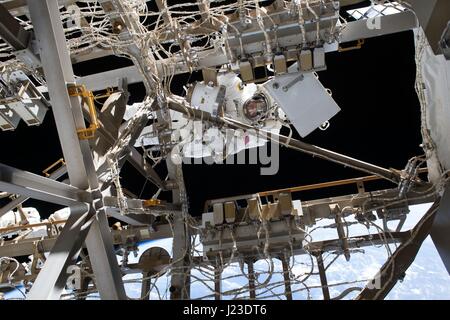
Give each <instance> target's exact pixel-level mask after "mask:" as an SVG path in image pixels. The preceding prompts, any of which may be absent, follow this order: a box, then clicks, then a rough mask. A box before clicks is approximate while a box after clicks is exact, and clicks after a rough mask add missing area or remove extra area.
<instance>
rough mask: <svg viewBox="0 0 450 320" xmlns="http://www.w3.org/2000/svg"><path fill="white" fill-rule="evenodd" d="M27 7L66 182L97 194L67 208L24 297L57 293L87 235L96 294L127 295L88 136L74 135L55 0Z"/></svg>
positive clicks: (75, 115) (75, 113) (78, 118)
mask: <svg viewBox="0 0 450 320" xmlns="http://www.w3.org/2000/svg"><path fill="white" fill-rule="evenodd" d="M28 7H29V10H30V15H31V20H32V22H33V27H34V30H35V34H36V38H37V44H38V49H39V51H40V57H41V62H42V66H43V69H44V73H45V78H46V82H47V85H48V91H49V95H50V99H51V103H52V105H53V114H54V116H55V122H56V126H57V130H58V135H59V138H60V142H61V147H62V150H63V154H64V159H65V160H66V165H67V171H68V174H69V180H70V183H71V184H72V185H73V186H76V187H78V188H80V189H85V190H87V189H88V188H90V190H92V191H93V192H94V194H95V197H96V199H95V201H94V203H93V205H92V206H91V207H90V210H89V211H88V212H83V211H82V210H81V211H78V212H76V214H75V213H74V212H73V211H74V210H73V209H74V208H71V215H70V217H69V221H68V222H67V223H66V225H65V226H64V229H63V231H62V233H61V235H60V236H59V238H58V241H57V242H56V244H55V246H54V248H53V249H52V252H51V253H50V255H49V257H48V259H47V261H46V263H45V264H44V267H43V269H42V270H41V272H40V273H39V276H38V278H37V279H36V281H35V283H34V285H33V287H32V289H31V291H30V294H29V299H42V298H50V299H55V298H58V297H59V296H60V295H61V293H62V289H63V282H64V279H66V278H67V274H66V271H65V268H66V266H67V265H68V264H69V263H71V262H72V261H73V258H74V256H77V254H78V252H79V250H80V248H81V245H82V243H83V241H84V240H85V238H86V237H87V239H86V245H87V247H88V251H89V255H90V257H91V262H92V265H93V271H94V275H95V280H96V285H97V288H98V289H99V292H100V296H101V297H102V298H103V299H124V298H126V295H125V290H124V288H123V283H122V278H121V273H120V269H119V267H118V264H117V260H114V259H113V258H115V254H114V250H113V247H112V242H111V238H110V237H111V235H110V234H109V230H108V232H106V231H105V230H106V228H107V224H106V213H105V211H104V210H103V204H102V201H101V194H100V193H99V192H98V187H99V185H98V180H97V175H96V172H95V166H94V161H93V159H92V154H91V150H90V146H89V142H88V141H86V140H79V139H78V135H77V130H78V129H84V128H85V123H84V119H83V114H82V109H81V105H80V100H79V97H74V96H69V94H68V91H67V84H68V83H74V82H75V79H74V75H73V70H72V65H71V60H70V57H69V52H68V50H67V47H66V45H65V44H66V39H65V35H64V30H63V26H62V22H61V19H60V12H59V8H58V3H57V2H56V1H54V0H41V1H35V0H29V1H28ZM94 206H95V208H94ZM97 208H100V209H99V210H98V209H97ZM96 210H98V211H97V212H96ZM87 220H90V224H91V228H89V224H86V221H87ZM83 226H84V228H85V229H83ZM88 233H89V235H88ZM99 242H101V243H99ZM111 280H112V281H111Z"/></svg>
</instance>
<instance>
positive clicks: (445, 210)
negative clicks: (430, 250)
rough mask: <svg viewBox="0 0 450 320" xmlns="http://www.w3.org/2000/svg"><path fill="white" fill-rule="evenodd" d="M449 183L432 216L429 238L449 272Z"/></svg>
mask: <svg viewBox="0 0 450 320" xmlns="http://www.w3.org/2000/svg"><path fill="white" fill-rule="evenodd" d="M449 234H450V184H449V185H447V188H446V190H445V192H444V194H443V196H442V200H441V204H440V205H439V210H438V212H437V213H436V217H435V218H434V223H433V226H432V228H431V239H432V240H433V242H434V245H435V246H436V249H437V251H438V253H439V255H440V256H441V259H442V262H443V263H444V265H445V268H446V269H447V272H448V273H450V243H449Z"/></svg>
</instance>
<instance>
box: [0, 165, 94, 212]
mask: <svg viewBox="0 0 450 320" xmlns="http://www.w3.org/2000/svg"><path fill="white" fill-rule="evenodd" d="M0 190H2V191H7V192H9V193H14V194H20V195H23V196H25V197H30V198H33V199H37V200H42V201H47V202H51V203H55V204H60V205H63V206H73V205H80V204H82V203H90V202H91V201H92V199H91V195H90V193H89V192H86V191H84V190H81V189H79V188H76V187H74V186H70V185H67V184H65V183H61V182H58V181H54V180H52V179H50V178H45V177H42V176H38V175H37V174H34V173H31V172H27V171H22V170H19V169H16V168H13V167H10V166H7V165H4V164H0ZM6 212H7V211H6Z"/></svg>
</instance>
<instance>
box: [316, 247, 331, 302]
mask: <svg viewBox="0 0 450 320" xmlns="http://www.w3.org/2000/svg"><path fill="white" fill-rule="evenodd" d="M316 260H317V267H318V268H319V276H320V283H321V284H322V293H323V300H330V290H329V289H328V281H327V274H326V272H325V266H324V264H323V258H322V252H317V254H316Z"/></svg>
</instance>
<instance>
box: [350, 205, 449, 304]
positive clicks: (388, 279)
mask: <svg viewBox="0 0 450 320" xmlns="http://www.w3.org/2000/svg"><path fill="white" fill-rule="evenodd" d="M439 202H440V201H436V202H434V204H433V205H432V206H431V208H430V209H429V210H428V211H427V213H425V215H424V216H423V217H422V219H420V221H419V222H418V223H417V225H416V226H415V227H414V228H413V229H412V230H411V231H410V237H409V238H408V239H407V240H406V241H404V242H403V243H402V244H401V245H400V246H399V247H398V248H397V250H395V252H394V253H393V254H392V256H391V257H390V258H389V260H388V261H386V263H385V264H384V265H383V266H382V267H381V269H380V272H379V273H378V274H377V275H376V277H375V279H373V280H372V281H370V282H369V283H368V284H367V286H366V287H365V288H364V289H363V290H362V291H361V292H360V293H359V295H358V297H356V300H381V299H384V298H385V297H386V296H387V295H388V293H389V292H390V291H391V290H392V288H393V287H394V286H395V284H396V283H397V281H398V280H399V279H400V278H402V277H403V276H404V274H405V272H406V270H408V268H409V266H410V265H411V264H412V263H413V262H414V259H415V257H416V255H417V253H418V252H419V250H420V247H421V245H422V243H423V241H424V240H425V238H426V237H427V236H428V235H429V233H430V229H431V226H432V224H433V220H434V217H435V214H436V212H437V211H438V209H439Z"/></svg>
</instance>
